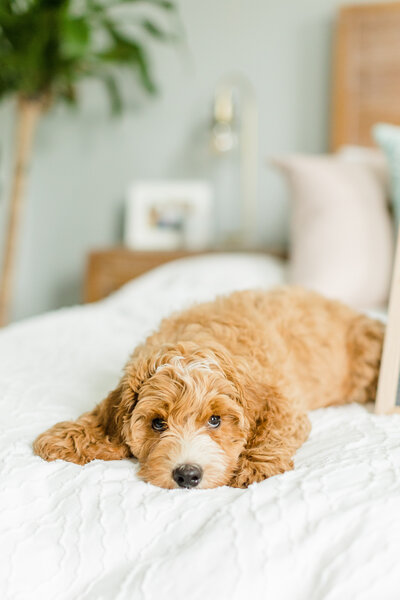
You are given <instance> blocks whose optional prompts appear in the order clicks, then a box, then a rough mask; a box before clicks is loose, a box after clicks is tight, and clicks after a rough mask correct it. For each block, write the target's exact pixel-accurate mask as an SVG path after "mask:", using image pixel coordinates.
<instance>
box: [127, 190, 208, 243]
mask: <svg viewBox="0 0 400 600" xmlns="http://www.w3.org/2000/svg"><path fill="white" fill-rule="evenodd" d="M212 196H213V190H212V187H211V185H210V184H209V183H208V182H206V181H193V180H189V181H139V182H135V183H134V184H132V185H131V186H130V188H129V190H128V198H127V205H126V219H125V235H124V241H125V244H126V246H128V247H129V248H131V249H133V250H149V251H150V250H165V251H171V250H181V249H186V250H205V249H207V248H209V246H210V244H211V242H212V238H213V226H212V225H213V218H212V217H213V215H212V212H213V211H212Z"/></svg>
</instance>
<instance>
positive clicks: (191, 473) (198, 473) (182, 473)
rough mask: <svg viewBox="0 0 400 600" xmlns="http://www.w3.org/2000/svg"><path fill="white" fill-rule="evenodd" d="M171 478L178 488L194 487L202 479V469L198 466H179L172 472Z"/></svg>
mask: <svg viewBox="0 0 400 600" xmlns="http://www.w3.org/2000/svg"><path fill="white" fill-rule="evenodd" d="M172 477H173V478H174V481H175V482H176V483H177V484H178V485H179V487H182V488H192V487H196V485H199V483H200V481H201V478H202V477H203V469H202V468H201V467H199V466H198V465H180V466H179V467H176V469H174V470H173V471H172Z"/></svg>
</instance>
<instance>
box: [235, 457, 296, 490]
mask: <svg viewBox="0 0 400 600" xmlns="http://www.w3.org/2000/svg"><path fill="white" fill-rule="evenodd" d="M293 466H294V465H293V461H291V460H289V461H287V462H285V463H283V462H282V461H276V462H272V461H269V462H255V461H253V460H251V458H247V457H243V458H241V459H240V460H239V465H238V467H237V469H236V472H235V475H234V476H233V478H232V480H231V483H230V486H231V487H237V488H247V487H249V485H251V484H252V483H259V482H260V481H264V479H268V477H273V476H274V475H279V474H280V473H284V472H285V471H290V470H292V469H293Z"/></svg>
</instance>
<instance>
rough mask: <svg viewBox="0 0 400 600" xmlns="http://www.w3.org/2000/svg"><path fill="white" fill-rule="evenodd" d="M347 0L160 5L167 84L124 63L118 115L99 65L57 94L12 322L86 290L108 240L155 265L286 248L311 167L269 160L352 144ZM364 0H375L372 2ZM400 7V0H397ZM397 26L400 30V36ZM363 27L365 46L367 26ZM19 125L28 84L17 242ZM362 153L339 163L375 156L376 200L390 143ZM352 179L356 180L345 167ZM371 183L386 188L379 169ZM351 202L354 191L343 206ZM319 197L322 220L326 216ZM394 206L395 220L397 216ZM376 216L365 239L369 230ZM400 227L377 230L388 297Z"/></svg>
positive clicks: (7, 107) (0, 123) (6, 165)
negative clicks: (214, 253)
mask: <svg viewBox="0 0 400 600" xmlns="http://www.w3.org/2000/svg"><path fill="white" fill-rule="evenodd" d="M8 4H9V3H7V2H4V6H3V8H2V9H1V10H3V11H4V10H5V11H6V10H7V5H8ZM27 4H29V2H28V3H27ZM81 4H82V3H81ZM83 4H84V3H83ZM117 4H118V3H117ZM128 4H129V3H128ZM141 4H146V3H140V2H131V3H130V6H128V7H125V9H126V10H128V9H129V10H132V11H137V10H139V9H140V10H141V8H140V5H141ZM150 4H151V3H150ZM153 4H157V3H153ZM164 4H165V3H164ZM167 4H170V3H167ZM343 4H344V3H343V2H340V1H339V0H323V1H321V0H296V1H295V2H294V1H293V0H246V2H245V1H244V0H201V1H199V0H179V1H176V2H173V3H171V5H170V6H169V7H166V6H165V7H164V8H165V9H166V10H164V11H161V12H162V13H163V14H160V15H154V19H155V21H154V22H158V23H159V24H160V28H162V29H163V30H168V31H171V32H173V34H171V36H170V37H168V39H160V36H157V34H155V35H149V36H148V38H146V39H145V40H143V46H144V48H145V51H146V55H148V57H149V69H150V70H151V76H152V77H153V79H154V82H156V85H157V93H155V94H148V93H147V92H146V90H144V89H143V88H144V86H143V85H142V83H141V82H140V81H139V80H137V79H135V78H131V77H130V76H128V75H125V74H123V75H121V76H120V79H119V84H120V85H121V88H122V94H123V99H124V106H123V109H122V111H121V113H120V114H118V115H113V114H112V112H111V110H110V103H109V99H108V97H107V95H106V94H105V92H104V89H103V86H102V83H101V82H99V81H98V80H96V79H95V78H90V79H85V78H82V80H81V81H79V82H77V94H78V96H79V103H78V105H77V107H75V108H71V107H70V106H68V105H67V104H66V103H64V102H61V101H58V100H57V99H55V100H54V102H53V103H52V105H51V106H49V108H48V109H46V111H45V112H44V113H43V115H42V116H41V118H40V120H39V123H38V126H37V130H36V134H35V139H34V144H33V152H32V159H31V161H30V168H29V171H28V181H27V185H26V193H25V194H24V203H23V204H24V206H23V211H22V216H21V221H20V229H19V233H18V244H17V249H16V253H15V264H14V275H13V294H12V309H11V312H10V315H9V319H12V320H19V319H22V318H24V317H28V316H31V315H36V314H38V313H42V312H45V311H49V310H52V309H56V308H59V307H62V306H66V305H71V304H75V303H78V302H81V301H82V299H83V295H84V286H85V277H86V270H85V269H86V265H87V261H88V256H89V254H90V253H91V252H93V251H95V250H99V249H115V248H119V247H120V246H123V245H124V244H125V245H129V246H130V248H131V252H132V254H131V259H132V260H133V259H134V256H133V255H134V253H135V252H137V253H143V252H153V254H154V253H156V254H157V256H158V258H157V257H156V258H154V265H152V266H157V264H158V263H159V262H162V260H163V259H162V257H161V258H160V253H162V252H170V253H171V252H176V253H178V254H179V252H180V251H183V252H197V251H201V250H204V249H207V250H208V249H210V248H213V249H215V248H216V249H218V250H221V249H222V250H225V249H226V250H235V251H237V250H249V249H250V250H258V251H259V250H261V251H263V252H264V251H266V252H268V251H270V252H271V253H273V254H279V255H286V254H287V253H288V248H289V242H290V240H291V238H292V236H293V235H294V234H293V230H292V229H291V227H292V224H291V219H292V215H291V211H292V210H293V207H294V204H293V202H292V199H291V196H292V195H293V194H294V193H295V192H296V193H297V191H298V190H297V191H296V190H295V191H293V186H296V185H298V181H297V180H296V177H297V176H298V171H297V169H300V170H301V169H306V171H307V173H308V170H309V169H310V168H311V167H310V166H309V165H308V166H305V165H301V166H300V167H299V166H298V163H297V162H296V161H295V163H296V164H295V163H291V164H290V165H289V166H288V164H275V165H272V164H271V162H268V159H271V158H274V159H277V162H278V163H279V160H280V159H279V157H282V156H289V155H290V156H291V157H292V160H294V159H293V155H294V154H295V155H296V156H297V157H298V156H299V155H300V154H301V155H307V156H309V155H313V156H315V155H319V156H321V155H322V154H327V153H329V152H331V151H332V150H333V149H334V150H337V149H338V146H339V142H338V143H335V142H333V141H332V140H333V137H332V119H333V112H334V109H335V106H334V105H335V102H338V103H339V104H340V103H341V102H342V100H341V99H340V90H339V91H338V90H336V92H335V85H336V82H335V81H336V80H335V68H336V67H337V62H335V60H336V61H337V60H339V59H338V57H337V56H336V54H335V53H336V51H337V43H338V42H337V31H338V23H339V14H340V13H339V9H340V8H341V7H342V6H343ZM353 4H355V5H361V4H363V5H365V4H367V5H368V3H366V2H365V0H363V2H359V3H357V2H353ZM377 4H378V5H379V4H381V5H382V6H384V5H387V2H381V3H377V1H376V0H374V3H373V5H374V6H377ZM0 5H1V2H0ZM172 5H173V6H172ZM393 6H397V8H398V3H393ZM142 8H143V7H142ZM144 8H145V9H147V8H148V7H146V6H145V7H144ZM25 9H26V6H22V8H21V9H20V10H21V11H22V12H23V10H25ZM157 19H159V21H157ZM388 21H389V22H392V23H393V18H390V19H389V20H388V19H387V17H386V21H385V23H386V25H387V24H388ZM375 22H376V21H374V20H373V21H372V28H373V29H374V23H375ZM369 23H370V25H371V21H370V22H369ZM396 23H397V29H396V30H394V31H393V36H394V37H395V39H396V40H398V36H399V27H398V25H399V22H398V21H397V22H396ZM0 24H1V12H0ZM368 31H369V30H368ZM391 31H392V30H391ZM149 33H150V34H151V32H149ZM367 33H368V32H367ZM396 36H397V37H396ZM357 39H358V38H357ZM0 40H1V38H0ZM360 40H361V41H360V44H363V43H364V42H365V36H364V37H363V38H362V39H361V38H360ZM365 43H367V44H368V40H366V42H365ZM396 43H397V42H396ZM391 47H392V49H393V44H392V46H391ZM1 52H2V46H1V44H0V53H1ZM340 52H341V53H343V52H344V50H343V47H342V49H341V50H340ZM393 53H395V52H394V50H393V51H392V53H391V54H392V55H393ZM374 56H379V53H377V54H376V55H374ZM335 57H336V58H335ZM341 59H343V56H342V54H341ZM398 60H399V61H400V57H398ZM372 62H373V61H372ZM335 64H336V67H335ZM374 64H375V63H374ZM392 66H393V65H392ZM392 66H391V72H393V68H392ZM338 68H339V67H338ZM396 68H397V67H396ZM399 73H400V71H399ZM354 81H357V78H356V79H355V80H354ZM382 86H383V88H382ZM353 87H354V86H353ZM378 87H379V86H378ZM381 89H384V82H383V83H382V85H381ZM394 89H395V88H393V87H392V88H390V89H389V94H391V93H392V90H394ZM353 92H354V90H353ZM335 94H336V96H335ZM391 97H392V96H391ZM392 98H393V97H392ZM375 116H376V115H374V121H375V120H378V121H383V122H386V123H388V124H392V125H393V124H394V125H396V119H398V115H397V114H393V113H390V107H388V112H387V114H379V117H380V118H378V119H375ZM371 125H373V123H372V124H371ZM15 128H16V101H15V94H13V93H11V94H4V96H2V98H1V103H0V200H1V202H0V225H1V231H0V233H1V238H0V247H1V248H2V249H3V250H2V251H3V255H4V247H5V243H6V242H5V240H6V231H7V227H8V215H9V210H10V200H9V198H10V194H11V187H12V174H13V164H14V149H15ZM384 133H385V132H384ZM395 133H396V132H394V134H395ZM394 134H393V135H394ZM356 137H357V136H356ZM344 141H345V142H347V141H348V142H349V144H350V145H352V146H354V145H356V146H357V147H367V146H371V145H372V143H370V142H369V141H367V142H366V143H363V142H362V140H361V143H360V140H359V139H354V140H351V139H349V140H344ZM343 145H346V144H343ZM347 145H348V144H347ZM349 152H350V157H346V158H341V159H340V160H341V161H344V162H346V165H347V164H349V165H352V164H354V163H357V164H358V166H360V163H362V164H363V169H364V171H363V173H361V172H360V173H359V174H358V175H357V177H359V179H357V182H356V183H355V184H354V185H355V186H356V187H357V186H359V189H363V190H364V191H363V197H366V196H368V194H369V192H365V185H366V181H365V177H367V175H366V174H365V164H366V163H368V164H369V165H370V163H373V168H374V169H375V168H376V169H381V171H380V174H379V177H381V180H380V181H381V183H382V182H383V183H382V186H387V185H390V178H389V179H387V178H388V175H387V174H385V173H383V171H382V169H384V168H385V166H384V164H383V154H382V156H377V155H376V154H374V155H373V156H372V155H368V156H367V157H365V156H364V155H363V156H362V157H361V158H360V155H359V154H357V151H356V150H355V149H354V147H353V150H350V151H349ZM381 159H382V162H381V163H379V161H380V160H381ZM298 160H300V159H299V158H298ZM376 161H377V162H376ZM284 162H285V161H284ZM378 163H379V164H378ZM335 164H336V163H335ZM325 166H326V165H325ZM321 168H322V167H321ZM324 168H325V167H324ZM335 168H337V166H335ZM346 168H347V167H346ZM349 168H350V167H349ZM371 168H372V167H371ZM288 169H289V170H290V173H289V175H288ZM307 169H308V170H307ZM335 173H336V171H332V173H331V174H330V175H329V177H331V178H332V181H337V177H338V175H337V173H336V174H335ZM374 173H375V171H374ZM382 173H383V174H382ZM288 177H289V181H288ZM329 177H328V179H327V180H326V181H329ZM345 177H350V175H349V174H348V173H347V171H346V175H345ZM385 178H386V179H385ZM383 179H385V181H383ZM346 181H347V180H346ZM288 183H289V185H288ZM304 185H305V187H307V185H308V183H307V184H304ZM346 185H347V184H346ZM346 185H344V187H346ZM371 185H372V186H376V185H377V183H376V179H375V180H374V182H373V183H372V184H371ZM363 186H364V187H363ZM328 188H329V185H328ZM326 189H327V186H326V184H322V188H321V192H320V194H318V195H319V196H321V197H323V196H324V195H325V192H326ZM302 193H304V189H303V190H302ZM312 193H313V192H310V194H311V195H312ZM368 202H370V207H369V209H368V210H369V217H368V218H369V221H368V222H369V223H370V221H371V219H372V220H373V221H374V222H376V217H375V214H376V213H375V211H376V210H377V208H376V202H378V201H375V200H371V201H370V200H368ZM338 204H340V202H338ZM364 208H365V207H364ZM347 209H348V203H347V204H346V207H345V208H343V210H347ZM312 210H313V211H314V212H313V215H314V217H313V218H314V223H315V218H317V217H316V215H318V214H319V213H318V210H315V209H312ZM357 210H358V209H356V208H355V209H354V211H357ZM385 210H386V209H385ZM386 212H387V214H389V213H388V211H387V210H386ZM350 213H351V211H350ZM343 214H344V213H340V214H339V216H337V215H336V216H335V215H333V216H332V215H331V216H329V219H330V222H331V223H334V221H335V219H338V221H337V222H336V223H335V224H334V225H333V224H332V227H334V228H335V236H336V238H335V239H336V243H337V244H338V246H341V244H342V242H341V238H340V229H341V225H342V224H343V225H345V223H344V220H345V218H344V217H343ZM301 218H302V217H301V216H299V215H297V217H296V219H297V221H296V223H297V225H296V226H297V227H299V228H300V229H302V228H303V227H305V228H306V229H307V227H308V225H307V223H306V224H303V223H302V221H301ZM350 218H351V219H352V222H353V223H357V222H359V221H360V219H359V216H358V213H357V212H355V213H354V214H353V213H351V216H350ZM387 218H391V217H387V216H385V217H384V219H383V220H385V219H387ZM332 219H333V221H332ZM340 219H343V220H342V221H341V220H340ZM361 221H363V219H361ZM368 226H371V225H368ZM391 226H392V225H390V226H389V229H390V227H391ZM321 227H322V229H321V230H320V233H321V232H323V231H324V230H323V225H321ZM365 227H367V225H365ZM365 227H364V231H363V233H364V237H365V236H367V237H368V238H369V239H370V238H371V232H370V231H369V230H368V231H366V229H365ZM377 227H378V229H379V225H378V226H377ZM344 229H346V227H344ZM389 229H388V228H387V220H386V221H385V222H384V223H383V224H382V226H381V229H380V230H379V231H380V233H379V235H380V236H381V238H380V240H378V241H377V242H376V243H377V244H378V246H379V250H378V251H376V248H375V246H374V245H373V244H372V246H373V247H374V248H375V250H374V255H375V257H376V255H377V253H378V254H379V252H380V253H381V254H382V255H384V258H382V260H383V261H384V267H382V264H381V265H380V266H379V265H378V267H377V270H378V271H380V272H381V273H382V272H384V273H383V275H382V277H383V278H384V281H382V282H381V283H380V285H381V286H383V287H385V286H386V287H385V290H386V291H385V292H384V293H382V294H381V296H380V297H379V298H374V303H375V304H382V302H383V301H384V297H385V294H386V296H387V287H388V277H389V275H388V273H389V271H390V264H391V263H390V260H391V257H392V254H393V234H392V231H391V230H390V231H389ZM393 230H394V227H393ZM343 235H345V233H344V234H343ZM323 237H325V234H323ZM382 238H385V241H383V242H382ZM355 245H357V243H356V242H355ZM3 255H2V256H1V258H2V257H3ZM389 255H390V259H389V258H388V256H389ZM314 256H315V251H314ZM344 257H345V255H344ZM344 261H345V262H346V258H344ZM150 262H151V261H150ZM389 263H390V264H389ZM354 269H355V270H356V271H358V269H356V267H354ZM339 270H340V266H339ZM361 270H362V269H361ZM368 271H369V269H368V265H367V272H368ZM372 271H373V268H371V272H372ZM385 278H386V279H385ZM333 295H335V293H334V292H333ZM344 296H345V299H347V298H346V294H344ZM91 299H93V298H91Z"/></svg>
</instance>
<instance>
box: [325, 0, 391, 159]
mask: <svg viewBox="0 0 400 600" xmlns="http://www.w3.org/2000/svg"><path fill="white" fill-rule="evenodd" d="M382 121H384V122H389V123H394V124H400V2H391V3H382V4H367V5H358V6H347V7H343V8H342V9H341V11H340V15H339V22H338V30H337V36H336V46H335V64H334V94H333V120H332V135H331V141H332V149H333V150H336V149H337V148H339V147H340V146H342V145H344V144H355V145H360V146H372V145H373V141H372V137H371V127H372V126H373V125H374V124H375V123H378V122H382Z"/></svg>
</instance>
